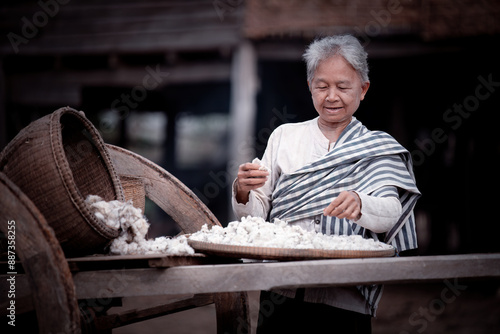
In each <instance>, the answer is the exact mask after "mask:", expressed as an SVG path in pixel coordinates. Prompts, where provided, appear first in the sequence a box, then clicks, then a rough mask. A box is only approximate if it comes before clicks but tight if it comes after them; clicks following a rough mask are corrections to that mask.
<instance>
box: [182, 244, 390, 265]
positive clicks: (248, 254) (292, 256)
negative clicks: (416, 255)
mask: <svg viewBox="0 0 500 334" xmlns="http://www.w3.org/2000/svg"><path fill="white" fill-rule="evenodd" d="M188 243H189V245H190V246H191V247H193V248H194V249H195V250H196V251H198V252H201V253H205V254H208V255H216V256H224V257H235V258H247V259H258V260H280V261H293V260H318V259H349V258H368V257H390V256H394V255H395V249H394V248H392V249H381V250H324V249H296V248H274V247H252V246H235V245H224V244H215V243H210V242H203V241H197V240H188Z"/></svg>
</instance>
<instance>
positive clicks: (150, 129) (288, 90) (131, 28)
mask: <svg viewBox="0 0 500 334" xmlns="http://www.w3.org/2000/svg"><path fill="white" fill-rule="evenodd" d="M337 33H351V34H354V35H356V36H357V37H358V38H359V39H360V41H361V42H362V44H363V45H364V46H365V48H366V50H367V51H368V54H369V66H370V80H371V86H370V90H369V92H368V95H367V96H366V99H365V100H364V101H363V102H362V104H361V106H360V108H359V110H358V112H357V114H356V116H357V117H358V118H359V119H360V120H361V121H362V122H364V123H365V125H366V126H367V127H368V128H370V129H372V130H375V129H377V130H384V131H387V132H389V133H390V134H392V135H393V136H394V137H395V138H396V139H397V140H398V141H400V142H401V143H402V144H403V145H404V146H405V147H406V148H408V150H409V151H410V152H411V153H412V156H413V158H414V162H415V173H416V177H417V185H418V186H419V188H420V190H421V192H422V194H423V196H422V198H421V199H420V200H419V202H418V204H417V207H416V216H417V227H418V234H419V241H420V248H419V250H418V253H419V254H449V253H469V252H498V251H500V243H499V242H498V237H499V235H500V219H499V217H498V214H497V212H496V205H499V203H498V201H499V196H498V189H500V184H499V180H500V178H499V176H498V170H499V168H498V166H497V165H496V161H498V159H500V139H499V137H498V132H497V131H498V130H497V129H498V120H499V117H498V113H499V111H500V65H499V59H500V51H499V48H498V45H499V42H500V34H499V33H500V3H499V1H465V0H464V1H452V0H441V1H439V0H412V1H410V0H388V1H370V0H356V1H347V0H314V1H299V0H291V1H285V0H282V1H280V0H273V1H264V0H247V1H244V0H185V1H180V0H177V1H160V0H142V1H132V0H121V1H115V0H109V1H97V0H88V1H83V0H40V1H24V0H17V1H5V0H4V1H2V3H1V5H0V35H2V36H3V37H2V38H1V39H0V149H1V148H3V147H4V146H5V145H6V144H7V143H8V142H9V141H10V140H11V139H12V138H13V137H14V136H15V135H16V134H17V133H18V132H19V131H20V130H21V129H22V128H23V127H25V126H26V125H28V124H29V123H30V122H31V121H33V120H35V119H38V118H39V117H41V116H43V115H46V114H48V113H51V112H52V111H54V110H55V109H57V108H60V107H62V106H67V105H68V106H71V107H73V108H75V109H80V110H83V111H84V112H85V113H86V115H87V117H88V118H89V119H90V120H91V121H92V122H93V123H94V125H95V126H96V127H97V128H98V130H99V131H100V132H101V134H102V136H103V138H104V140H105V141H106V142H108V143H111V144H115V145H119V146H122V147H125V148H127V149H129V150H132V151H134V152H136V153H139V154H141V155H143V156H144V157H146V158H148V159H150V160H152V161H154V162H156V163H157V164H159V165H160V166H162V167H164V168H165V169H166V170H168V171H169V172H171V173H172V174H173V175H174V176H176V177H177V178H179V179H180V180H181V181H182V182H183V183H184V184H186V185H187V186H188V187H189V188H190V189H192V190H193V191H194V192H195V194H196V195H197V196H198V197H200V199H202V200H203V201H204V202H205V203H206V204H207V205H208V207H209V208H210V209H211V210H212V211H213V212H214V214H215V215H216V216H217V218H218V219H219V220H220V222H221V223H222V224H223V225H225V224H227V222H228V221H230V220H231V219H232V217H231V213H230V201H229V195H230V188H231V183H232V180H233V177H234V175H235V172H236V170H237V166H238V165H239V164H240V163H243V162H246V161H249V160H251V159H253V158H254V157H256V156H257V157H261V156H262V153H263V151H264V149H265V145H266V141H267V138H268V136H269V134H270V133H271V131H272V130H273V129H274V128H275V127H276V126H278V125H280V124H282V123H284V122H298V121H303V120H307V119H311V118H313V117H315V116H316V112H315V110H314V108H313V105H312V102H311V98H310V94H309V92H308V89H307V84H306V74H305V65H304V64H303V62H302V60H301V55H302V53H303V51H304V48H305V47H306V46H307V45H308V44H309V43H310V42H311V41H312V40H313V39H314V38H315V37H317V36H325V35H331V34H337ZM146 215H147V216H148V218H149V219H150V221H151V222H152V223H153V227H152V229H153V233H152V236H154V235H160V234H173V233H175V232H176V226H175V225H174V224H173V223H172V222H171V221H170V220H169V218H168V217H165V215H163V214H162V213H161V212H160V210H159V209H158V208H156V207H155V206H154V205H153V204H152V203H151V202H148V204H147V211H146Z"/></svg>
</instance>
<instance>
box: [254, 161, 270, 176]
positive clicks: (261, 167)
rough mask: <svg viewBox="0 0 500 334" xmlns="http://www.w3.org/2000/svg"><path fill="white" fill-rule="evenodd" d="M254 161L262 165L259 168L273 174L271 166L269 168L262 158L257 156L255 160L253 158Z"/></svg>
mask: <svg viewBox="0 0 500 334" xmlns="http://www.w3.org/2000/svg"><path fill="white" fill-rule="evenodd" d="M252 163H253V164H257V165H260V167H259V170H264V171H266V172H268V173H269V174H271V168H269V167H267V166H264V165H263V164H262V161H260V159H259V158H255V159H253V160H252Z"/></svg>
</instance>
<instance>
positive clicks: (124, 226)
mask: <svg viewBox="0 0 500 334" xmlns="http://www.w3.org/2000/svg"><path fill="white" fill-rule="evenodd" d="M85 202H86V203H87V204H88V205H89V207H90V210H91V211H92V212H93V213H94V215H95V217H96V218H97V219H98V220H99V221H101V222H103V223H104V224H106V225H108V226H110V227H112V228H115V229H121V234H120V235H119V236H118V237H117V238H116V239H114V240H113V242H112V243H111V246H110V253H111V254H121V255H134V254H158V253H161V254H169V255H186V254H194V249H193V248H191V246H189V245H188V243H187V239H186V237H185V236H183V235H181V236H178V237H176V238H173V239H171V238H168V237H158V238H156V239H154V240H153V239H146V235H147V233H148V229H149V223H148V222H147V220H146V217H144V215H143V214H142V211H141V209H138V208H135V207H134V206H133V205H132V203H131V202H130V201H129V202H127V203H123V202H120V201H109V202H107V201H104V200H103V199H102V198H101V197H99V196H96V195H89V196H88V197H87V198H86V199H85Z"/></svg>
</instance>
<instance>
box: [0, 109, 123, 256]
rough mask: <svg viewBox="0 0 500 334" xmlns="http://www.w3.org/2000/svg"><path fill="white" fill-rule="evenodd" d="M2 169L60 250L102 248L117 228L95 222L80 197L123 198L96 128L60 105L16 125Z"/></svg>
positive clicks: (0, 159) (74, 252)
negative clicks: (31, 204) (38, 213)
mask: <svg viewBox="0 0 500 334" xmlns="http://www.w3.org/2000/svg"><path fill="white" fill-rule="evenodd" d="M0 171H2V172H4V173H5V174H6V175H7V176H8V177H9V179H11V180H12V181H13V182H14V183H15V184H16V185H17V186H18V187H19V188H20V189H21V190H22V191H23V192H24V193H25V194H26V195H27V196H28V197H29V198H30V199H31V200H32V201H33V202H34V203H35V205H36V206H37V207H38V209H39V210H40V211H41V212H42V214H43V215H44V217H45V219H46V220H47V222H48V223H49V225H50V226H51V227H52V228H53V229H54V232H55V233H56V236H57V238H58V240H59V242H60V243H61V246H62V248H63V250H64V251H65V252H66V254H71V255H83V254H90V253H94V252H102V250H103V248H104V247H105V246H106V245H107V244H108V243H109V241H110V240H111V239H113V238H115V237H117V236H118V234H119V231H117V230H115V229H112V228H110V227H108V226H106V225H105V224H102V223H100V222H99V221H98V220H97V219H96V218H95V217H94V215H93V214H92V213H91V212H90V210H89V208H88V206H87V205H86V203H85V202H84V201H85V198H86V197H87V196H88V195H90V194H92V195H99V196H101V197H102V198H103V199H105V200H107V201H110V200H115V199H117V200H122V201H123V200H124V199H125V197H124V194H123V190H122V187H121V184H120V180H119V178H118V176H117V174H116V172H115V169H114V167H113V164H112V161H111V158H110V156H109V154H108V152H107V149H106V147H105V145H104V142H103V140H102V138H101V136H100V134H99V133H98V131H97V129H95V127H94V126H93V125H92V123H91V122H90V121H89V120H88V119H87V118H86V117H85V115H84V114H83V112H78V111H76V110H74V109H72V108H69V107H65V108H61V109H58V110H56V111H55V112H53V113H52V114H50V115H47V116H45V117H42V118H40V119H38V120H37V121H35V122H33V123H31V124H30V125H28V126H27V127H26V128H24V129H23V130H21V131H20V132H19V134H18V135H17V136H16V137H15V138H14V139H13V140H12V141H11V142H10V143H9V144H8V145H7V147H6V148H5V149H4V150H3V151H2V153H1V154H0Z"/></svg>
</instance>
